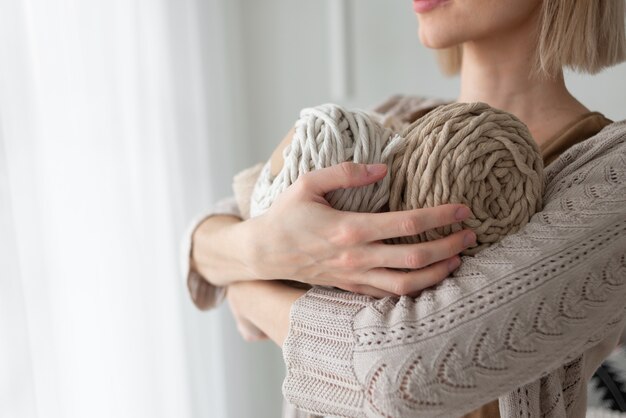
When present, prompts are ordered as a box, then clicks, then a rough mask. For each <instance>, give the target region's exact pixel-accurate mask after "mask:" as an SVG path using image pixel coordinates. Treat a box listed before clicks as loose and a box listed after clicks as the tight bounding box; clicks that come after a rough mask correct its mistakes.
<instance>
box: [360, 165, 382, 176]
mask: <svg viewBox="0 0 626 418" xmlns="http://www.w3.org/2000/svg"><path fill="white" fill-rule="evenodd" d="M386 169H387V166H386V165H385V164H367V165H366V166H365V170H366V171H367V174H369V175H370V176H376V175H379V174H382V173H384V172H385V170H386Z"/></svg>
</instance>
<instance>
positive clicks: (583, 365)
mask: <svg viewBox="0 0 626 418" xmlns="http://www.w3.org/2000/svg"><path fill="white" fill-rule="evenodd" d="M407 103H408V102H407ZM396 105H397V104H396ZM407 106H410V103H409V104H407ZM625 138H626V122H619V123H614V124H611V125H610V126H608V127H606V128H605V129H603V130H602V132H600V133H599V134H597V135H595V136H593V137H592V138H589V139H588V140H585V141H583V142H581V143H580V144H578V145H575V146H574V147H572V148H570V149H569V150H567V151H566V152H565V153H563V154H562V155H561V156H560V157H559V158H558V159H557V160H556V161H555V162H554V163H553V164H550V165H549V166H548V167H547V169H546V177H547V179H546V193H545V195H544V197H545V207H544V210H543V211H542V212H540V213H538V214H536V215H535V216H534V217H533V218H532V219H531V221H530V222H529V223H528V224H527V225H526V226H525V227H524V228H523V229H522V230H521V231H519V232H518V233H516V234H513V235H510V236H508V237H506V238H504V239H503V240H502V241H501V242H499V243H497V244H495V245H494V246H492V247H491V248H489V249H487V250H485V251H483V252H481V253H480V254H479V255H477V256H476V257H464V258H463V264H462V266H461V267H460V268H459V269H458V270H457V271H456V272H455V273H454V275H453V276H451V277H450V278H448V279H446V280H445V281H444V282H443V283H441V284H440V285H439V286H437V287H435V288H433V289H431V290H428V291H425V292H423V293H422V295H421V296H420V297H419V298H416V299H412V298H408V297H402V298H385V299H381V300H376V299H373V298H369V297H365V296H359V295H355V294H352V293H347V292H342V291H339V290H329V289H322V288H314V289H312V290H310V291H308V292H307V294H306V295H304V296H303V297H302V298H300V299H299V300H298V301H297V302H296V303H295V304H294V306H293V308H292V311H291V324H290V329H289V334H288V337H287V341H286V342H285V345H284V347H283V353H284V358H285V362H286V365H287V377H286V379H285V382H284V385H283V392H284V395H285V397H286V398H287V399H288V400H289V401H290V402H291V403H293V404H295V405H297V406H298V407H300V408H302V409H304V410H307V411H311V412H314V413H318V414H323V415H325V414H328V415H341V416H351V417H352V416H354V417H369V416H372V417H374V416H390V417H402V416H458V415H462V414H463V413H466V412H469V411H471V410H474V409H475V408H476V407H478V406H481V405H483V404H485V403H486V402H488V401H490V400H492V399H493V398H494V397H496V396H498V397H499V398H500V413H501V415H502V416H504V417H526V416H528V417H534V416H548V417H552V416H554V417H565V416H573V417H578V416H580V417H582V416H584V415H585V409H586V408H585V403H586V389H585V388H586V385H585V384H586V382H587V380H588V379H589V378H590V376H591V375H592V373H593V372H594V371H595V369H596V368H597V366H598V365H599V364H600V363H601V361H602V359H604V358H605V357H606V356H607V354H608V353H609V352H610V350H611V349H612V348H613V347H614V346H615V344H616V342H617V339H618V337H619V335H620V331H621V329H622V326H623V322H624V320H623V318H624V309H625V307H626V209H625V206H624V203H625V202H626V144H625ZM231 203H232V201H231ZM213 213H231V214H236V213H237V212H236V208H235V206H234V205H233V206H231V207H229V208H225V207H223V208H221V209H219V208H218V209H217V210H216V211H214V212H213ZM183 248H184V251H185V253H186V259H187V260H188V258H189V257H188V255H189V247H188V246H187V247H183ZM187 272H189V270H187ZM194 274H195V273H194V272H190V275H189V276H188V282H189V283H192V280H189V277H191V276H192V275H194ZM191 288H192V289H191V290H192V295H193V290H194V289H193V285H192V286H191ZM205 292H206V291H202V292H201V293H203V294H206V293H205ZM212 292H213V293H212V295H213V296H218V297H219V291H217V292H216V291H215V289H214V290H212ZM209 299H210V298H209ZM194 300H196V301H197V300H199V299H198V294H196V295H194ZM205 302H206V301H205ZM215 302H216V299H215V298H214V299H213V300H210V301H209V303H208V306H210V305H211V303H215ZM199 305H200V306H204V307H206V306H207V304H206V303H205V304H204V305H202V303H199Z"/></svg>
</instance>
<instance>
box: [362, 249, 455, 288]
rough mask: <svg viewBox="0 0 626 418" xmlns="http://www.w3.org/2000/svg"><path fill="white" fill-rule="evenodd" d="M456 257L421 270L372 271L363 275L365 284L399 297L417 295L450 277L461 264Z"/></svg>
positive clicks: (380, 269)
mask: <svg viewBox="0 0 626 418" xmlns="http://www.w3.org/2000/svg"><path fill="white" fill-rule="evenodd" d="M460 262H461V261H460V257H459V256H456V255H455V256H454V257H451V258H448V259H446V260H442V261H439V262H437V263H435V264H431V265H430V266H428V267H425V268H423V269H419V270H413V271H408V272H402V271H397V270H389V269H384V268H379V269H372V270H370V271H369V272H367V273H366V274H364V275H362V277H363V279H364V284H366V285H368V286H371V287H375V288H378V289H381V290H384V291H385V292H390V293H393V294H395V295H398V296H402V295H410V294H415V293H417V292H421V291H422V290H424V289H427V288H429V287H431V286H434V285H436V284H438V283H439V282H441V281H442V280H443V279H445V278H446V277H448V276H449V275H450V273H451V272H452V271H454V270H455V269H456V268H457V267H458V266H459V264H460Z"/></svg>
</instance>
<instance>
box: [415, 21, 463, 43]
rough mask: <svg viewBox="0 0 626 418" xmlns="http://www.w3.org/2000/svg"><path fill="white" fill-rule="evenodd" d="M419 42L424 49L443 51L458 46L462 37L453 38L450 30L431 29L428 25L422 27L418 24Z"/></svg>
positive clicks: (453, 35)
mask: <svg viewBox="0 0 626 418" xmlns="http://www.w3.org/2000/svg"><path fill="white" fill-rule="evenodd" d="M418 35H419V39H420V42H421V43H422V45H424V46H425V47H426V48H431V49H443V48H449V47H452V46H455V45H458V44H460V43H462V42H463V39H462V37H460V36H455V34H454V32H453V31H451V30H446V29H445V27H444V28H442V29H439V28H437V27H436V26H435V27H434V28H433V27H432V26H430V25H424V24H422V23H421V22H420V24H419V28H418Z"/></svg>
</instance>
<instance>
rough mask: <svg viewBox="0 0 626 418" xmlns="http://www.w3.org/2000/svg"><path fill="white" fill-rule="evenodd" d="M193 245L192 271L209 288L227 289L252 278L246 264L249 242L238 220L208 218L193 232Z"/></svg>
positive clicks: (232, 218)
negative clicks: (230, 285)
mask: <svg viewBox="0 0 626 418" xmlns="http://www.w3.org/2000/svg"><path fill="white" fill-rule="evenodd" d="M192 241H193V244H192V251H191V267H192V268H193V269H195V270H196V271H197V272H198V273H200V274H201V275H202V276H203V277H204V278H205V279H206V280H208V281H209V282H211V283H212V284H214V285H216V286H226V285H228V284H231V283H233V282H236V281H241V280H251V279H253V278H255V277H254V273H253V271H252V269H251V268H250V266H249V265H248V264H247V263H246V260H249V259H250V258H249V257H246V254H248V252H249V251H248V246H249V245H250V242H251V241H250V237H247V236H246V233H245V227H244V225H243V222H242V220H241V219H240V218H238V217H236V216H230V215H215V216H210V217H208V218H206V219H205V220H204V221H202V222H201V223H200V224H199V225H198V227H197V228H196V229H195V231H194V233H193V237H192Z"/></svg>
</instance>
